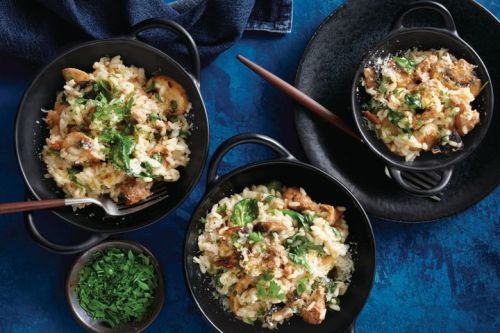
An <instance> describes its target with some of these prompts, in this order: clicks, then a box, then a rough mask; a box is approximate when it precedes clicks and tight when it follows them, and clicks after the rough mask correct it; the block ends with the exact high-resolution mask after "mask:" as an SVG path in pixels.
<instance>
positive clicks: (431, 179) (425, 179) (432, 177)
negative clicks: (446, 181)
mask: <svg viewBox="0 0 500 333" xmlns="http://www.w3.org/2000/svg"><path fill="white" fill-rule="evenodd" d="M384 172H385V175H386V176H387V177H389V178H391V179H392V177H391V174H390V173H389V169H388V168H387V167H385V169H384ZM401 176H402V177H403V178H404V179H405V180H406V181H407V182H408V183H409V184H410V185H412V186H413V187H415V188H417V189H422V190H428V189H431V188H433V187H435V186H436V185H437V184H439V181H440V180H441V175H440V174H439V173H438V172H435V171H432V172H410V171H402V172H401ZM442 197H443V193H442V192H441V193H438V194H436V195H431V196H428V197H426V198H428V199H430V200H433V201H437V202H439V201H441V198H442Z"/></svg>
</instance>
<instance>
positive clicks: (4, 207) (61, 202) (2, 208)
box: [0, 199, 69, 214]
mask: <svg viewBox="0 0 500 333" xmlns="http://www.w3.org/2000/svg"><path fill="white" fill-rule="evenodd" d="M68 204H69V203H68V202H66V199H49V200H36V201H21V202H8V203H2V204H0V214H6V213H16V212H25V211H28V210H38V209H48V208H54V207H62V206H66V205H68Z"/></svg>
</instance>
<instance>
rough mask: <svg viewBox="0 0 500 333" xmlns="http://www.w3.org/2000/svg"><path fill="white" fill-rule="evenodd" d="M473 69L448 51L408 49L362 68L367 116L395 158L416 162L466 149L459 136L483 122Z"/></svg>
mask: <svg viewBox="0 0 500 333" xmlns="http://www.w3.org/2000/svg"><path fill="white" fill-rule="evenodd" d="M474 68H475V66H474V65H472V64H469V63H468V62H467V61H465V60H464V59H457V58H455V57H454V56H453V55H452V54H450V53H449V52H448V50H445V49H440V50H430V51H419V50H416V49H415V50H408V51H406V52H405V53H404V54H403V55H401V56H399V57H398V56H390V57H386V58H378V59H376V60H375V61H374V62H373V63H370V64H368V66H367V67H366V68H365V69H364V77H363V79H362V85H363V86H364V88H365V90H366V92H367V93H368V94H369V95H370V96H371V100H370V102H369V103H368V104H367V105H365V106H364V107H363V109H364V112H363V114H364V116H365V117H366V118H367V119H368V120H369V125H370V126H371V128H372V129H373V130H374V131H375V132H376V133H377V136H378V137H379V138H380V139H381V140H382V141H383V142H384V143H385V145H386V146H387V147H388V148H389V149H390V150H391V151H392V152H394V153H395V154H398V155H401V156H403V157H405V159H406V161H412V160H414V159H415V158H416V157H417V156H419V154H420V152H421V151H432V152H433V153H445V152H451V151H455V150H458V149H462V148H463V143H462V140H461V136H464V135H466V134H467V133H469V132H470V131H471V130H472V129H473V128H474V127H475V126H476V125H477V124H478V123H479V120H480V119H479V118H480V117H479V113H478V112H477V111H476V110H474V109H472V107H471V103H472V101H474V99H475V98H476V96H477V95H478V94H479V93H480V91H481V89H482V86H481V81H480V80H479V79H478V78H477V77H476V76H475V74H474Z"/></svg>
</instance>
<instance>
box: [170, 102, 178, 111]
mask: <svg viewBox="0 0 500 333" xmlns="http://www.w3.org/2000/svg"><path fill="white" fill-rule="evenodd" d="M170 108H171V109H172V112H173V113H176V112H177V101H176V100H175V99H173V100H171V101H170Z"/></svg>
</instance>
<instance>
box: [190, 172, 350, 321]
mask: <svg viewBox="0 0 500 333" xmlns="http://www.w3.org/2000/svg"><path fill="white" fill-rule="evenodd" d="M344 211H345V208H344V207H334V206H331V205H326V204H319V203H316V202H314V201H313V200H312V199H311V198H310V197H309V196H308V195H307V193H306V192H305V191H304V189H302V188H296V187H288V188H286V187H283V186H281V184H279V183H278V182H271V183H270V184H268V185H267V186H264V185H258V186H252V187H250V188H245V189H244V190H243V192H241V193H238V194H233V195H231V196H229V197H225V198H223V199H221V200H220V201H219V202H218V203H217V204H215V205H214V206H213V207H212V209H211V210H210V211H209V212H208V214H207V215H206V217H204V218H202V221H201V222H202V223H204V230H203V232H202V234H201V235H200V236H199V238H198V247H199V250H200V255H199V256H198V257H195V258H194V261H195V262H196V263H198V264H199V266H200V269H201V271H202V272H203V273H207V274H209V275H211V276H212V277H213V281H214V286H215V288H216V290H217V292H218V294H220V295H222V297H221V299H222V301H223V303H224V305H225V306H227V308H228V309H229V310H230V311H231V312H232V313H234V314H235V316H236V317H237V318H239V319H240V320H243V321H244V322H246V323H254V322H255V321H257V322H260V323H261V324H262V326H263V327H267V328H275V327H277V326H278V325H279V324H281V323H283V322H284V321H285V320H287V319H289V318H290V317H292V316H293V315H294V314H297V315H299V316H301V317H302V318H303V320H304V321H305V322H307V323H310V324H320V323H321V322H322V321H323V320H324V318H325V315H326V311H327V309H328V308H329V309H331V310H335V311H339V310H340V301H339V296H340V295H343V294H344V293H345V292H346V290H347V288H348V286H349V281H350V278H351V274H352V272H353V270H354V268H353V262H352V259H351V255H350V252H349V246H348V245H347V244H346V238H347V236H348V234H349V231H348V226H347V224H346V221H345V219H344Z"/></svg>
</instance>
